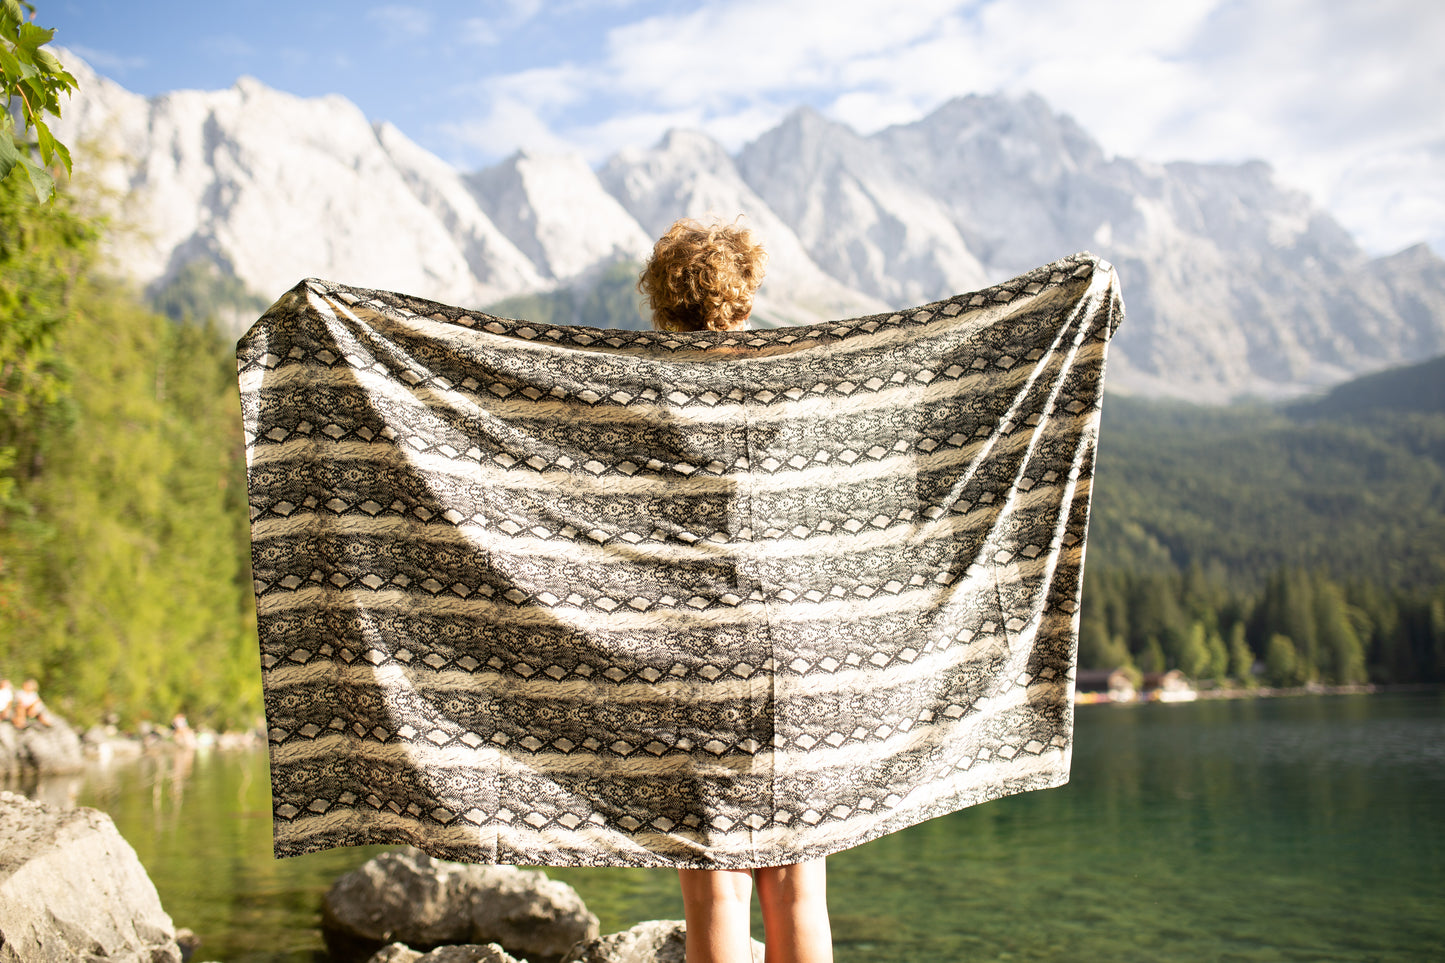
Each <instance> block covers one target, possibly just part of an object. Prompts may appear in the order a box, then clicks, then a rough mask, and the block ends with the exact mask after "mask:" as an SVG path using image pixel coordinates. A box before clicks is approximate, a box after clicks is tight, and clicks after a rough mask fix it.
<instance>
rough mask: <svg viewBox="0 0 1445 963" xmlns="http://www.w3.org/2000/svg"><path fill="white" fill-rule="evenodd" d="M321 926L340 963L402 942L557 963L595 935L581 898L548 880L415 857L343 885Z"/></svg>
mask: <svg viewBox="0 0 1445 963" xmlns="http://www.w3.org/2000/svg"><path fill="white" fill-rule="evenodd" d="M321 926H322V931H323V934H324V935H325V937H326V946H327V948H328V949H329V950H330V952H331V955H332V957H333V958H334V959H336V960H339V961H352V960H365V959H366V958H367V957H369V956H371V955H372V954H374V953H376V952H377V951H378V950H381V949H382V948H383V947H386V946H387V944H389V943H393V942H399V943H404V944H406V947H407V948H410V951H412V952H416V951H425V950H432V949H437V948H439V947H444V946H453V947H455V946H459V945H462V944H475V945H481V944H487V943H496V944H499V945H500V946H502V947H503V948H505V950H506V951H507V952H508V953H511V954H513V955H515V956H518V957H524V958H525V959H527V960H528V961H530V963H558V961H560V960H561V959H562V957H563V956H564V955H565V954H566V953H567V951H568V950H569V949H571V947H572V946H573V944H575V943H577V942H580V941H583V940H590V939H592V938H594V937H595V936H597V933H598V924H597V917H596V916H594V915H592V914H591V913H589V912H588V911H587V907H586V906H585V905H583V903H582V898H581V897H580V896H578V895H577V892H576V890H574V889H572V887H570V886H568V885H567V884H565V883H562V882H559V881H557V880H552V879H548V878H547V876H546V874H545V873H541V872H538V871H535V870H520V869H515V868H513V867H510V866H475V865H468V864H463V863H450V862H446V861H444V860H439V859H433V858H431V857H430V856H427V855H426V854H425V853H423V852H421V851H420V850H416V849H404V850H399V851H397V852H391V853H383V854H382V855H380V856H378V857H376V858H375V859H373V860H371V861H369V862H368V863H366V864H365V865H363V866H362V867H361V868H360V869H358V870H356V871H355V872H352V873H348V874H346V875H345V876H343V877H341V878H340V879H338V880H337V881H336V884H335V885H333V886H332V887H331V890H330V891H329V892H328V893H327V894H326V898H325V900H324V901H323V903H322V908H321ZM479 959H485V958H484V957H483V958H479Z"/></svg>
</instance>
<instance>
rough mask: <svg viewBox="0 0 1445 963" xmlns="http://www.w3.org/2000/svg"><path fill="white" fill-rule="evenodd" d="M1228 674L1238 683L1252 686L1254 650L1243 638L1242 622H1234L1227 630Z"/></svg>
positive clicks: (1253, 682)
mask: <svg viewBox="0 0 1445 963" xmlns="http://www.w3.org/2000/svg"><path fill="white" fill-rule="evenodd" d="M1229 676H1230V678H1232V679H1234V680H1235V681H1236V682H1238V683H1239V684H1240V685H1243V686H1253V685H1254V684H1255V679H1254V652H1253V651H1251V650H1250V648H1249V643H1248V642H1247V641H1245V638H1244V623H1243V622H1236V623H1234V625H1233V626H1231V627H1230V630H1229Z"/></svg>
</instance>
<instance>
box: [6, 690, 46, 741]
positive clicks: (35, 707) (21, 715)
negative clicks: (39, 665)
mask: <svg viewBox="0 0 1445 963" xmlns="http://www.w3.org/2000/svg"><path fill="white" fill-rule="evenodd" d="M31 719H34V720H35V721H36V722H38V723H40V724H41V725H42V726H47V727H48V726H49V725H50V724H51V723H50V716H49V714H48V713H46V711H45V703H44V702H42V701H41V700H40V683H39V682H37V681H35V680H34V679H26V680H25V685H24V686H23V687H21V689H20V691H19V692H17V693H15V714H14V716H12V717H11V721H12V722H13V723H14V725H15V728H17V729H24V728H25V727H26V726H27V725H29V724H30V720H31Z"/></svg>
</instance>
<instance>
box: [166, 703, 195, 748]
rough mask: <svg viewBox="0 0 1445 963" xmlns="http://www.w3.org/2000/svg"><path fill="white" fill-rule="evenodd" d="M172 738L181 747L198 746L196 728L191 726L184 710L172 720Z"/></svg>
mask: <svg viewBox="0 0 1445 963" xmlns="http://www.w3.org/2000/svg"><path fill="white" fill-rule="evenodd" d="M171 740H172V741H173V742H174V743H175V744H176V747H177V748H179V749H194V748H196V730H194V729H192V728H191V723H190V720H188V719H187V718H186V714H185V713H184V712H177V713H176V715H175V718H174V719H172V720H171Z"/></svg>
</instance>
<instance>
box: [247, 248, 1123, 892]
mask: <svg viewBox="0 0 1445 963" xmlns="http://www.w3.org/2000/svg"><path fill="white" fill-rule="evenodd" d="M1122 315H1123V307H1122V302H1121V301H1120V298H1119V292H1118V284H1117V279H1116V277H1115V275H1114V272H1113V269H1112V268H1111V267H1110V266H1109V265H1108V264H1107V263H1105V262H1103V261H1100V260H1098V259H1096V258H1093V257H1092V256H1089V255H1076V256H1074V257H1071V258H1066V259H1064V260H1061V261H1057V262H1055V263H1053V264H1049V265H1046V266H1044V267H1042V268H1039V269H1037V270H1035V271H1032V272H1030V273H1028V274H1025V275H1023V276H1021V277H1018V278H1015V279H1013V280H1011V281H1008V282H1006V283H1004V284H1001V285H997V286H995V287H991V288H988V289H986V290H983V291H979V292H972V293H968V294H961V295H958V296H957V297H953V298H950V299H948V300H945V301H939V302H937V303H934V304H928V305H924V306H922V307H918V308H911V309H909V310H906V311H900V312H897V313H892V314H885V315H877V316H873V317H867V318H857V319H852V320H846V321H836V322H830V323H826V324H817V325H810V326H806V327H794V328H779V329H774V330H763V331H748V332H735V333H726V332H721V333H720V332H707V333H690V334H678V333H675V332H657V331H618V330H598V329H594V328H581V327H561V326H552V325H542V324H530V323H528V322H525V321H509V320H503V319H499V318H494V317H491V316H489V315H485V314H481V313H479V312H475V311H466V310H463V309H460V308H455V307H449V306H446V305H441V304H436V303H432V302H428V301H423V300H419V299H417V298H411V297H405V296H402V295H397V294H391V293H386V292H381V291H372V290H365V289H360V288H351V287H345V286H342V285H339V284H333V283H329V282H325V281H318V280H306V281H303V282H302V283H300V284H299V285H297V286H296V287H295V288H294V289H293V290H292V291H290V292H289V293H288V294H286V295H285V296H283V297H282V298H281V300H279V301H278V302H276V304H275V305H273V306H272V307H271V308H270V310H268V311H267V312H266V314H265V315H264V316H263V317H262V318H261V319H260V320H259V321H258V322H257V323H256V325H255V326H254V327H252V329H251V330H250V331H249V332H247V334H246V335H245V336H244V337H243V338H242V339H241V341H240V344H239V346H238V358H239V368H240V381H241V395H242V404H243V409H244V418H245V430H246V441H247V465H248V474H249V496H250V498H249V500H250V511H251V526H252V551H253V556H252V557H253V562H252V566H253V574H254V578H255V588H256V606H257V614H258V626H259V634H260V645H261V659H262V667H263V681H264V687H265V698H266V717H267V723H268V728H269V739H270V753H271V777H272V782H271V784H272V793H273V803H274V806H273V808H274V829H275V849H276V853H277V854H278V855H296V854H300V853H305V852H311V851H314V850H319V849H326V848H331V847H336V846H351V845H361V844H369V843H388V844H395V843H408V844H412V845H415V846H417V847H419V848H421V849H423V850H425V851H426V852H428V853H431V854H432V855H435V856H438V857H443V858H449V859H456V860H462V861H466V862H480V863H510V864H548V865H627V866H695V867H747V866H767V865H778V864H784V863H792V862H797V861H799V860H803V859H808V858H813V857H817V856H822V855H826V854H828V853H832V852H836V851H838V850H842V849H846V848H849V847H852V846H856V845H858V844H859V843H862V842H865V841H867V840H869V839H872V838H875V837H877V836H881V835H883V834H885V833H889V832H893V831H895V830H898V829H902V828H904V827H906V826H910V825H912V824H914V823H917V822H921V821H922V820H925V819H929V818H931V817H934V816H939V815H942V814H944V813H948V812H952V811H954V810H957V809H960V808H962V807H965V806H971V805H974V804H976V803H980V802H983V801H986V800H989V799H994V798H997V797H1000V796H1005V795H1008V794H1011V793H1017V792H1023V791H1025V790H1031V789H1039V788H1044V787H1049V786H1056V785H1059V784H1061V783H1063V782H1065V781H1067V779H1068V768H1069V756H1070V748H1071V736H1072V728H1073V708H1072V688H1073V675H1074V664H1075V653H1076V649H1077V637H1078V605H1079V592H1080V586H1081V576H1082V570H1083V562H1084V536H1085V531H1086V528H1087V525H1088V517H1089V491H1090V481H1091V478H1092V473H1093V466H1094V450H1095V442H1096V438H1097V433H1098V426H1099V411H1100V409H1099V405H1100V400H1101V395H1102V387H1103V377H1104V359H1105V351H1106V348H1107V344H1108V340H1109V337H1110V335H1111V334H1112V332H1113V330H1114V328H1115V327H1116V326H1117V324H1118V323H1119V321H1120V319H1121V318H1122Z"/></svg>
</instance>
